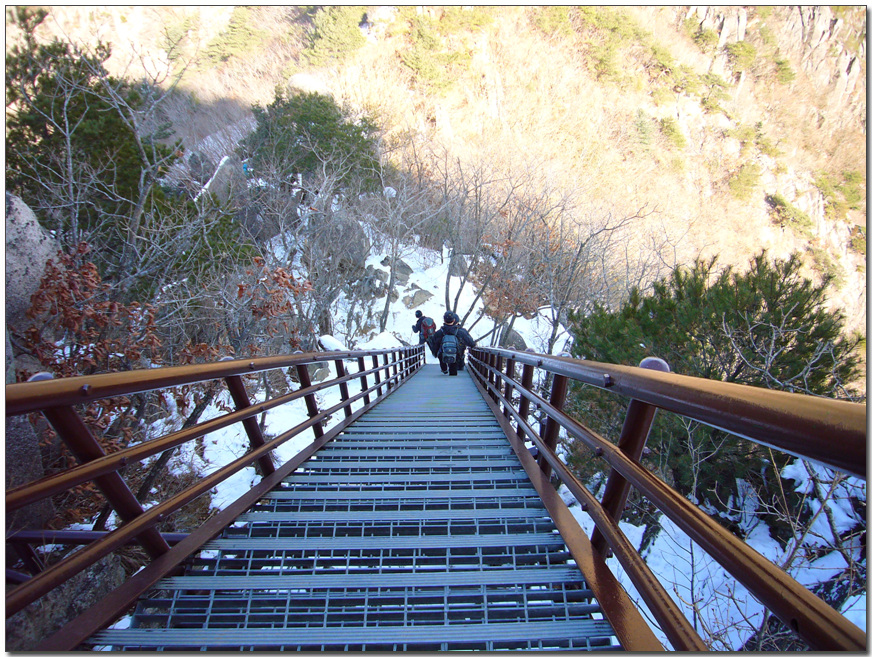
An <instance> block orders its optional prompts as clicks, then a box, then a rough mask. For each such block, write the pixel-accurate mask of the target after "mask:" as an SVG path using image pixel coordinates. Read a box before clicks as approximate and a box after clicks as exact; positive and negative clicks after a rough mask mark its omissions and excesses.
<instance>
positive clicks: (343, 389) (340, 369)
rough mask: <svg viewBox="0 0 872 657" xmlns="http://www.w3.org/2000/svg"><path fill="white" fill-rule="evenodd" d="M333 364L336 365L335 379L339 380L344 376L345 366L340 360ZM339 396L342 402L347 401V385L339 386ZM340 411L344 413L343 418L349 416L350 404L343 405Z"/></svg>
mask: <svg viewBox="0 0 872 657" xmlns="http://www.w3.org/2000/svg"><path fill="white" fill-rule="evenodd" d="M333 362H334V363H336V377H337V378H340V379H341V378H342V377H343V376H345V364H344V363H343V362H342V359H341V358H338V359H336V360H335V361H333ZM339 396H340V398H341V399H342V401H344V402H347V401H348V397H349V394H348V384H347V383H340V384H339ZM342 410H344V411H345V417H350V416H351V404H345V406H343V407H342Z"/></svg>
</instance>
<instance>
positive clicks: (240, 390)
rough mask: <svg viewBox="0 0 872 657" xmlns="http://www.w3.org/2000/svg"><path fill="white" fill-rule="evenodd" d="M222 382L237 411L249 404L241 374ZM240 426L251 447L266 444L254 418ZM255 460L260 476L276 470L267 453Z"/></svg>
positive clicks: (248, 418)
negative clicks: (258, 466)
mask: <svg viewBox="0 0 872 657" xmlns="http://www.w3.org/2000/svg"><path fill="white" fill-rule="evenodd" d="M221 360H222V361H225V360H233V358H232V357H231V356H227V357H225V358H222V359H221ZM224 382H225V383H226V384H227V389H228V390H229V391H230V397H231V398H232V399H233V403H234V404H236V410H237V411H241V410H244V409H246V408H248V407H249V406H251V399H250V398H249V396H248V391H246V389H245V383H244V382H243V381H242V377H241V376H239V375H238V374H237V375H234V376H227V377H224ZM242 426H243V427H244V428H245V433H246V434H248V442H249V443H250V444H251V448H252V449H257V448H258V447H261V446H263V445H264V444H266V440H265V439H264V437H263V432H262V431H261V430H260V425H258V423H257V420H256V419H255V418H253V417H247V418H245V419H244V420H243V421H242ZM257 462H258V464H259V465H260V468H261V476H262V477H266V476H268V475H271V474H272V473H273V472H275V471H276V468H275V465H274V464H273V462H272V458H271V457H270V456H269V455H268V454H267V455H264V456H262V457H261V458H259V459H258V460H257Z"/></svg>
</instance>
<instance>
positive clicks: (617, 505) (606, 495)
mask: <svg viewBox="0 0 872 657" xmlns="http://www.w3.org/2000/svg"><path fill="white" fill-rule="evenodd" d="M639 367H641V368H643V369H646V370H656V371H658V372H668V371H669V365H668V364H667V363H666V361H664V360H662V359H660V358H645V359H643V360H642V362H641V363H639ZM656 414H657V407H656V406H652V405H651V404H646V403H645V402H641V401H639V400H638V399H631V400H630V404H629V405H628V406H627V415H626V417H625V418H624V426H623V427H622V428H621V437H620V438H619V439H618V448H619V449H620V450H621V451H622V452H623V453H624V454H626V455H627V457H628V458H630V459H632V460H633V461H635V462H636V463H638V462H639V460H640V459H641V457H642V451H643V450H644V448H645V442H646V441H647V440H648V433H649V432H650V431H651V424H652V423H653V422H654V416H655V415H656ZM629 494H630V484H629V482H628V481H627V480H626V479H624V477H623V476H621V474H620V473H618V472H616V471H615V470H612V472H611V474H610V475H609V478H608V480H607V481H606V489H605V491H604V492H603V501H602V507H603V510H604V511H605V512H606V513H608V514H609V515H610V516H611V517H612V518H613V519H614V520H615V521H619V520H620V518H621V514H623V512H624V506H626V504H627V497H628V496H629ZM590 542H591V545H593V547H594V548H596V549H597V550H599V552H600V554H601V555H602V556H603V558H608V556H609V554H610V553H611V548H609V546H608V545H607V544H606V539H605V537H604V536H603V535H602V533H601V532H600V531H599V530H598V529H596V528H594V530H593V533H592V534H591V537H590Z"/></svg>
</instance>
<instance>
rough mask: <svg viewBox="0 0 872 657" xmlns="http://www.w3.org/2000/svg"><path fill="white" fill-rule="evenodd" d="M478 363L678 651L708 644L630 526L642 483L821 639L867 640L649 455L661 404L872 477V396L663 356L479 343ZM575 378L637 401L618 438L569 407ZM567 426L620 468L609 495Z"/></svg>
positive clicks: (817, 642) (744, 578)
mask: <svg viewBox="0 0 872 657" xmlns="http://www.w3.org/2000/svg"><path fill="white" fill-rule="evenodd" d="M646 360H647V359H646ZM470 363H471V371H472V373H473V376H474V379H476V380H477V382H478V385H479V386H480V387H481V389H482V391H483V393H484V394H485V395H487V396H488V397H489V399H490V403H491V404H492V405H493V407H494V411H495V413H496V414H497V415H498V416H501V417H502V418H503V421H504V424H505V425H506V426H505V427H504V428H506V429H507V432H508V431H515V432H516V436H517V439H519V440H520V439H523V440H529V441H531V442H532V443H533V444H534V445H535V446H536V449H537V450H538V454H539V456H538V458H539V464H540V467H541V468H542V470H543V471H545V472H547V473H551V472H552V471H553V473H554V475H555V476H556V477H557V478H558V479H559V480H560V481H561V482H563V483H565V484H566V485H567V487H568V488H569V490H570V491H571V492H572V493H573V495H575V497H576V498H577V499H578V501H579V502H580V503H581V505H582V509H584V510H586V511H587V512H588V513H589V514H590V516H591V518H592V519H593V521H594V523H595V526H596V530H595V534H594V537H593V539H592V540H591V544H592V545H594V547H596V548H597V549H599V550H600V552H601V553H603V555H604V556H606V555H607V554H608V551H609V550H611V551H613V553H614V554H615V556H616V558H617V559H618V561H619V562H620V563H621V565H622V566H623V567H624V569H625V570H626V572H627V574H628V576H629V577H630V578H631V580H632V581H633V583H634V585H635V586H636V587H637V590H638V591H639V593H640V595H641V596H642V598H643V599H644V600H645V602H646V604H647V605H648V607H649V609H650V610H651V613H652V614H653V615H654V617H655V618H656V620H657V621H658V622H659V623H660V625H661V628H662V630H663V632H664V633H665V634H666V635H667V637H668V638H669V640H670V641H671V642H672V643H673V646H674V647H675V648H676V649H678V650H699V649H700V648H699V647H698V646H700V645H704V644H702V643H701V642H702V640H701V639H700V638H699V636H698V635H697V634H696V632H695V631H694V630H693V629H692V628H691V627H690V626H689V625H688V624H687V622H686V621H685V620H684V619H683V617H681V614H680V613H678V612H677V608H676V607H675V604H674V603H673V602H672V601H671V599H670V598H669V596H668V594H667V593H666V592H665V590H664V589H663V586H662V584H661V583H659V582H657V581H656V579H655V578H654V576H653V574H652V573H651V572H650V570H649V569H648V568H647V566H646V565H645V564H644V562H643V560H642V558H641V556H640V555H639V554H638V553H637V552H636V551H635V550H634V549H633V548H632V546H631V545H630V543H629V542H628V541H627V540H626V537H625V536H624V535H623V533H622V532H621V531H620V529H619V527H618V524H617V521H618V520H619V519H620V516H621V513H622V512H623V505H624V503H625V501H626V498H627V490H628V487H629V486H630V485H632V486H633V487H635V488H636V489H637V490H638V491H639V492H640V493H641V494H642V495H644V496H645V497H647V498H648V500H650V501H651V502H652V503H653V504H654V505H655V506H656V507H657V508H658V509H660V511H662V512H663V513H664V514H665V515H666V516H667V517H669V518H670V519H671V520H672V521H673V522H675V523H676V525H678V526H679V527H681V528H682V530H683V531H685V532H686V533H687V534H688V536H689V537H690V538H691V539H693V540H694V541H695V542H696V543H697V544H698V545H699V546H700V547H701V548H702V549H704V550H705V551H706V552H707V553H708V554H710V555H711V556H712V557H713V558H714V559H715V560H716V561H717V562H718V563H720V564H721V565H722V566H723V567H724V568H725V569H726V570H727V571H728V572H729V573H731V574H732V575H733V576H734V577H735V578H736V579H737V580H738V581H739V582H740V583H742V584H743V585H744V586H745V587H746V588H747V589H748V590H749V591H750V592H751V593H752V594H753V595H754V596H755V597H756V598H757V599H758V600H759V601H760V602H761V603H762V604H763V605H764V606H765V607H766V608H768V609H769V610H770V611H771V612H772V613H774V614H775V615H776V616H778V617H779V618H780V619H781V620H782V621H783V622H784V623H785V625H787V626H788V627H790V628H792V629H793V631H794V632H796V633H797V634H798V635H799V636H800V637H802V638H803V640H805V641H806V642H807V643H808V645H809V646H810V647H811V648H812V649H816V650H854V651H856V650H865V647H866V635H865V633H864V632H863V631H862V630H860V629H859V628H858V627H857V626H856V625H854V624H853V623H851V622H850V621H848V620H847V619H846V618H844V617H843V616H842V615H841V614H839V613H838V612H837V611H836V610H834V609H833V608H831V607H830V606H829V605H827V604H826V603H824V602H823V601H822V600H821V599H819V598H818V597H817V596H815V595H814V594H813V593H811V592H810V591H808V590H807V589H806V588H805V587H803V586H802V585H801V584H799V583H798V582H797V581H796V580H794V579H793V578H792V577H790V576H789V575H788V574H787V573H785V572H784V571H783V570H782V569H781V568H779V567H778V566H776V565H775V564H773V563H772V562H770V561H769V560H767V559H765V558H764V557H762V556H761V555H760V554H759V553H758V552H756V551H755V550H753V549H752V548H751V547H749V546H748V545H747V544H745V543H744V542H743V541H741V540H740V539H738V538H737V537H736V536H734V535H733V534H732V533H730V532H729V531H727V530H726V529H724V528H723V527H721V526H720V525H719V524H718V523H717V522H716V521H714V520H713V519H712V518H711V517H709V516H708V515H706V514H705V513H704V512H702V511H701V510H700V509H699V508H698V507H696V506H695V505H693V504H691V503H690V501H689V500H687V499H685V498H684V497H682V496H681V495H680V494H679V493H678V492H677V491H675V490H674V489H672V488H671V487H670V486H668V485H667V484H665V483H664V482H662V481H661V480H660V479H658V478H657V477H655V476H654V475H653V474H652V473H651V472H649V471H648V470H647V469H645V468H644V467H643V466H642V465H641V464H640V463H639V458H640V456H641V453H642V448H643V446H644V440H645V438H646V436H647V433H648V429H649V427H650V424H651V421H652V420H653V415H654V411H655V410H656V409H663V410H666V411H670V412H673V413H678V414H680V415H683V416H684V417H688V418H691V419H695V420H698V421H700V422H703V423H705V424H708V425H710V426H713V427H716V428H719V429H722V430H724V431H727V432H730V433H732V434H735V435H739V436H741V437H745V438H748V439H749V440H752V441H755V442H757V443H760V444H763V445H767V446H771V447H774V448H776V449H780V450H782V451H784V452H788V453H790V454H794V455H797V456H801V457H804V458H808V459H811V460H814V461H817V462H819V463H823V464H825V465H827V466H830V467H833V468H835V469H837V470H841V471H843V472H847V473H849V474H852V475H855V476H858V477H861V478H863V479H865V476H866V469H865V463H866V407H865V405H864V404H852V403H849V402H842V401H836V400H829V399H821V398H816V397H809V396H804V395H797V394H791V393H786V392H779V391H772V390H765V389H757V388H752V387H749V386H742V385H738V384H731V383H723V382H719V381H708V380H702V379H696V378H693V377H688V376H682V375H678V374H673V373H668V367H666V366H665V363H663V362H662V361H659V363H644V365H646V366H647V367H655V368H659V369H661V370H662V369H666V370H667V371H656V370H651V369H646V367H640V368H632V367H626V366H618V365H606V364H601V363H593V362H588V361H582V360H576V359H573V358H569V357H562V356H547V355H540V354H533V353H529V352H516V351H511V350H506V349H481V348H476V349H472V350H471V351H470ZM518 365H522V366H523V368H524V369H523V373H522V377H521V379H520V380H518V378H517V375H516V368H517V366H518ZM536 368H538V369H540V370H541V371H543V372H546V373H548V375H550V377H551V379H552V383H551V388H550V390H549V391H548V394H547V397H548V399H547V400H546V399H545V397H544V396H543V395H540V394H537V393H536V392H535V391H534V389H533V385H532V382H533V380H534V371H535V369H536ZM569 380H575V381H579V382H582V383H586V384H589V385H593V386H596V387H599V388H603V389H606V390H609V391H610V392H613V393H616V394H619V395H621V396H623V397H625V398H628V399H630V400H631V401H630V407H629V408H628V412H627V418H626V419H625V423H624V429H623V431H622V435H621V438H620V440H619V441H618V443H617V444H615V443H613V442H611V441H609V440H607V439H605V438H604V437H602V436H600V435H598V434H597V433H595V432H593V431H591V430H590V429H589V428H587V427H585V426H584V425H583V424H581V423H580V422H579V421H577V420H576V419H575V418H572V417H570V416H569V415H567V414H566V413H565V412H563V410H562V406H563V403H564V399H565V396H566V391H567V383H568V381H569ZM516 400H517V401H516ZM531 407H535V408H537V409H538V412H539V413H540V414H541V415H542V416H543V418H544V421H543V422H541V429H540V431H536V429H535V428H534V427H533V426H532V425H531V424H530V422H529V419H528V416H529V412H530V408H531ZM511 422H514V425H512V424H511ZM561 428H562V429H563V430H564V431H565V432H566V434H567V435H568V436H570V437H572V438H574V439H577V440H580V441H582V442H583V443H584V444H585V445H587V446H588V447H589V448H591V449H592V450H593V452H594V454H595V455H596V456H597V457H599V458H602V459H603V461H604V463H605V464H607V465H608V466H610V468H611V475H610V478H609V480H608V482H607V485H606V493H605V495H604V496H603V502H602V503H600V502H599V501H597V500H596V498H594V497H593V495H591V494H590V493H589V492H588V491H587V489H586V488H585V487H584V485H583V484H581V482H579V481H578V480H577V479H576V478H575V477H574V476H573V474H572V473H571V472H570V471H569V469H568V468H567V467H566V466H565V464H563V462H562V461H561V460H560V459H559V458H558V456H557V454H556V452H555V447H556V439H557V435H558V432H559V430H560V429H561ZM825 446H826V448H825Z"/></svg>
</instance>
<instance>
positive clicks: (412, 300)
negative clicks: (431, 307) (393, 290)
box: [403, 290, 433, 310]
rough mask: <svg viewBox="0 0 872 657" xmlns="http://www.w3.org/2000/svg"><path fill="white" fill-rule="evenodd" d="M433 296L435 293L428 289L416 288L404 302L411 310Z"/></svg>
mask: <svg viewBox="0 0 872 657" xmlns="http://www.w3.org/2000/svg"><path fill="white" fill-rule="evenodd" d="M432 298H433V295H432V294H431V293H430V292H428V291H427V290H415V291H414V292H413V293H412V294H410V295H408V296H406V297H404V298H403V304H405V306H406V308H408V309H409V310H411V309H413V308H417V307H419V306H421V305H423V304H425V303H427V301H429V300H430V299H432Z"/></svg>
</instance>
